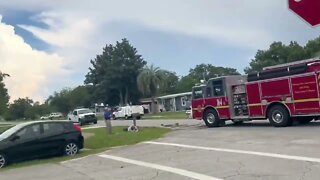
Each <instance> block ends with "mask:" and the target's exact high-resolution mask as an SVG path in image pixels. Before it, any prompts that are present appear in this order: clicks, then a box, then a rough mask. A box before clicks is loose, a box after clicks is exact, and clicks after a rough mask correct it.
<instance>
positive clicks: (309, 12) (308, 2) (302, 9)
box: [289, 0, 320, 26]
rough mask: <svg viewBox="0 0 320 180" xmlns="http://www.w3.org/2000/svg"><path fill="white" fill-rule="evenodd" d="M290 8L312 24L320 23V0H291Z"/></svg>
mask: <svg viewBox="0 0 320 180" xmlns="http://www.w3.org/2000/svg"><path fill="white" fill-rule="evenodd" d="M289 8H290V9H291V10H292V11H293V12H295V13H296V14H297V15H298V16H300V17H301V18H302V19H304V20H305V21H306V22H308V23H309V24H310V25H311V26H316V25H319V24H320V0H289Z"/></svg>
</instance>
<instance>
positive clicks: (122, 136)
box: [1, 127, 170, 171]
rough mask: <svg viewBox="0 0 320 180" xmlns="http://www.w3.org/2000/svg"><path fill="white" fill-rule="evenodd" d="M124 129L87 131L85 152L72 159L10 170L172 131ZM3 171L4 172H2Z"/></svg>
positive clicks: (100, 149)
mask: <svg viewBox="0 0 320 180" xmlns="http://www.w3.org/2000/svg"><path fill="white" fill-rule="evenodd" d="M123 128H124V127H114V128H113V133H112V134H111V135H108V134H107V133H106V129H105V128H96V129H85V130H83V134H84V136H85V137H86V136H87V137H86V138H85V150H82V151H81V152H80V153H79V154H77V155H76V156H72V157H66V156H61V157H54V158H49V159H39V160H33V161H25V162H20V163H15V164H11V165H9V166H8V167H7V168H4V169H3V170H8V169H14V168H20V167H25V166H31V165H39V164H46V163H59V162H61V161H66V160H71V159H75V158H80V157H84V156H88V155H91V154H97V153H100V152H103V151H105V150H107V149H109V148H112V147H116V146H123V145H132V144H136V143H139V142H143V141H149V140H153V139H157V138H160V137H163V136H164V135H165V134H166V133H168V132H169V131H170V129H166V128H148V127H146V128H140V129H139V132H137V133H130V132H126V131H123ZM1 171H2V170H1Z"/></svg>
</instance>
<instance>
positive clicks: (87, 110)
mask: <svg viewBox="0 0 320 180" xmlns="http://www.w3.org/2000/svg"><path fill="white" fill-rule="evenodd" d="M78 113H79V114H87V113H92V111H91V110H90V109H83V110H79V111H78Z"/></svg>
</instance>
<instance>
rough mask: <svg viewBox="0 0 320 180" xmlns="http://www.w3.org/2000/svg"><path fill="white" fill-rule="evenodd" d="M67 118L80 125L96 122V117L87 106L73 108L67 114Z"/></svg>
mask: <svg viewBox="0 0 320 180" xmlns="http://www.w3.org/2000/svg"><path fill="white" fill-rule="evenodd" d="M68 120H69V121H72V122H74V123H79V124H80V126H82V125H84V124H87V123H94V124H97V117H96V114H95V113H94V112H92V111H91V110H90V109H87V108H81V109H75V110H73V112H72V113H70V114H68Z"/></svg>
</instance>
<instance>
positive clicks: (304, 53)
mask: <svg viewBox="0 0 320 180" xmlns="http://www.w3.org/2000/svg"><path fill="white" fill-rule="evenodd" d="M319 45H320V39H319V38H318V39H316V40H312V41H309V42H308V44H307V45H306V47H303V46H300V45H299V44H298V43H297V42H295V41H291V42H290V44H289V45H285V44H283V43H282V42H274V43H272V44H271V45H270V47H269V49H267V50H258V52H257V54H256V55H255V57H254V59H252V60H251V62H250V64H249V67H247V68H245V70H244V71H245V72H246V73H250V72H258V71H261V70H262V69H263V68H264V67H267V66H273V65H278V64H283V63H289V62H294V61H298V60H303V59H309V58H311V57H313V56H314V55H315V54H316V53H318V52H319V51H320V48H319Z"/></svg>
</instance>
